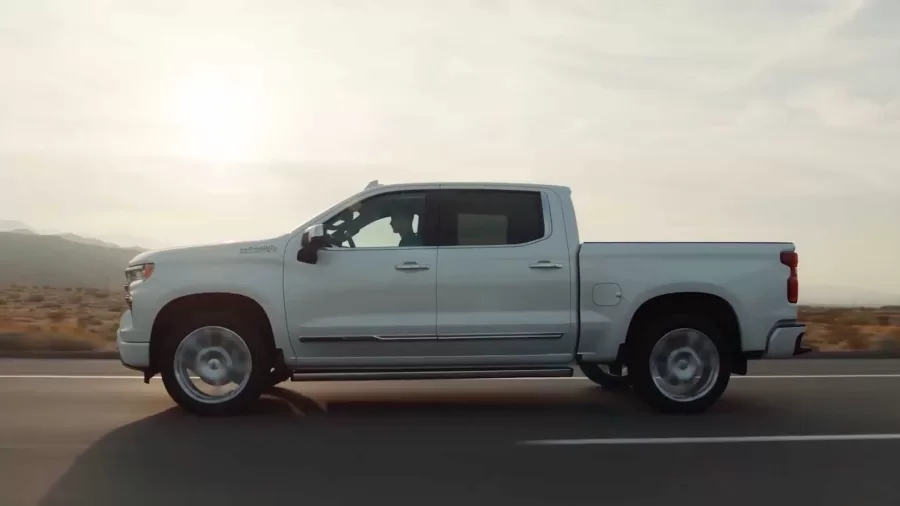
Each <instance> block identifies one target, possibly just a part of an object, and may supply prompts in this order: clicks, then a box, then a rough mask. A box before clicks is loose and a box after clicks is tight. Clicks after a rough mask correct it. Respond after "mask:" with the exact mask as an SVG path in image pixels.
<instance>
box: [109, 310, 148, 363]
mask: <svg viewBox="0 0 900 506" xmlns="http://www.w3.org/2000/svg"><path fill="white" fill-rule="evenodd" d="M138 335H141V333H140V332H139V331H137V330H136V329H135V328H134V325H133V322H132V319H131V311H126V312H125V314H123V315H122V318H121V319H120V320H119V329H118V330H117V331H116V346H117V347H118V348H119V360H121V361H122V364H123V365H125V367H128V368H131V369H137V370H144V369H147V368H148V367H150V343H149V342H134V341H132V340H131V339H129V338H134V337H136V336H138Z"/></svg>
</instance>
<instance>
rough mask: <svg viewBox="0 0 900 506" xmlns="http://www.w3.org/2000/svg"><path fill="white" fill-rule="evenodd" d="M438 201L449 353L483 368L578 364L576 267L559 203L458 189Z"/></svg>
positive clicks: (442, 322)
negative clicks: (493, 364)
mask: <svg viewBox="0 0 900 506" xmlns="http://www.w3.org/2000/svg"><path fill="white" fill-rule="evenodd" d="M436 200H437V206H438V210H439V211H438V212H439V219H438V233H437V238H438V261H437V263H438V266H439V267H438V273H437V334H438V339H439V340H440V341H441V342H443V343H445V344H444V346H445V348H446V350H445V351H444V353H446V354H453V355H455V356H460V357H470V358H471V360H473V361H476V362H482V363H483V362H490V361H495V359H496V361H497V362H498V363H513V362H523V363H524V362H527V363H532V364H534V363H539V362H548V363H558V362H565V361H567V360H570V359H571V357H572V353H573V350H574V347H575V342H576V338H577V337H576V325H575V324H574V323H575V322H574V318H573V314H574V313H573V311H572V307H573V304H574V301H573V300H572V290H571V286H572V283H573V282H575V280H574V276H573V273H574V269H575V266H573V265H570V255H569V250H568V249H569V247H568V242H567V239H566V233H565V229H564V227H563V226H562V224H561V223H560V224H559V226H558V227H557V226H554V225H555V223H554V222H553V220H551V210H552V209H551V203H556V202H558V201H556V200H551V199H550V197H549V195H548V194H547V193H546V192H545V191H542V190H540V189H533V190H531V189H529V190H508V189H481V188H478V189H472V188H458V189H453V188H450V187H443V188H442V189H441V191H440V193H439V195H438V196H437V198H436ZM554 213H556V215H557V216H561V215H562V209H561V206H558V207H557V208H556V209H555V210H554Z"/></svg>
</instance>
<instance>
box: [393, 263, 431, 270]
mask: <svg viewBox="0 0 900 506" xmlns="http://www.w3.org/2000/svg"><path fill="white" fill-rule="evenodd" d="M394 269H397V270H398V271H427V270H428V269H431V266H429V265H421V264H419V263H418V262H403V263H402V264H397V265H395V266H394Z"/></svg>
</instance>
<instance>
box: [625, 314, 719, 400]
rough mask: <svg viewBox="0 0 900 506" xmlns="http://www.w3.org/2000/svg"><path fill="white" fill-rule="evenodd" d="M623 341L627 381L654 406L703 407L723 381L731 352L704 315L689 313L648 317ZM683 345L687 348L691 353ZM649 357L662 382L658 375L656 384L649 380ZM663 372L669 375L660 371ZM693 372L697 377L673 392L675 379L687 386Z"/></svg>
mask: <svg viewBox="0 0 900 506" xmlns="http://www.w3.org/2000/svg"><path fill="white" fill-rule="evenodd" d="M689 340H693V341H692V342H693V343H694V345H690V344H689ZM629 341H631V342H630V343H629V344H630V345H631V346H629V348H630V350H629V366H628V372H629V376H630V378H631V383H632V386H633V387H634V390H635V392H636V393H637V395H638V397H639V398H640V399H642V400H643V401H644V402H646V403H647V404H649V405H650V406H651V407H652V408H654V409H656V410H657V411H661V412H665V413H684V414H686V413H700V412H703V411H705V410H706V409H707V408H709V407H710V406H712V405H713V404H714V403H715V402H716V401H717V400H718V399H719V397H721V396H722V394H723V393H724V392H725V388H726V387H727V386H728V381H729V379H730V377H731V370H732V361H731V357H732V356H733V355H732V353H731V345H730V341H729V340H728V339H727V338H726V337H725V336H724V335H723V334H722V332H721V331H720V330H719V329H718V328H717V327H716V325H715V324H713V322H712V321H711V320H710V319H708V318H705V317H703V316H701V315H693V314H672V315H665V316H662V317H658V318H654V319H653V320H652V321H648V322H647V323H646V324H644V325H642V326H641V327H640V328H639V329H638V330H637V332H636V334H635V335H634V336H632V337H631V338H630V339H629ZM654 349H655V350H656V352H654ZM688 349H692V350H693V355H692V354H691V352H690V351H687V350H688ZM654 362H655V363H656V364H657V366H656V372H659V373H661V376H667V377H668V379H669V380H668V381H666V380H664V379H661V380H660V383H661V384H658V383H657V382H656V381H655V380H654V367H653V365H652V363H654ZM704 364H705V366H704ZM692 367H693V368H692ZM667 371H669V372H671V374H668V375H667V374H665V373H666V372H667ZM676 374H679V375H681V378H680V379H679V378H678V376H676ZM697 374H700V376H701V377H700V379H699V380H696V384H695V385H693V388H685V391H681V392H679V391H677V390H678V384H679V381H680V380H686V381H687V383H682V384H681V385H682V386H685V385H690V384H691V381H692V380H691V379H688V377H690V378H696V376H697Z"/></svg>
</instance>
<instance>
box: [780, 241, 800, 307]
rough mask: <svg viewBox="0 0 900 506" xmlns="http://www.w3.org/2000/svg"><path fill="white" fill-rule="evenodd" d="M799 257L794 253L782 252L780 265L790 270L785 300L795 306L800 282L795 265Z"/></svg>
mask: <svg viewBox="0 0 900 506" xmlns="http://www.w3.org/2000/svg"><path fill="white" fill-rule="evenodd" d="M799 260H800V256H799V255H797V253H796V252H795V251H782V252H781V263H783V264H784V265H787V266H788V267H790V268H791V273H790V275H789V276H788V279H787V299H788V302H790V303H791V304H796V303H797V299H799V295H800V281H799V280H798V278H797V264H798V263H799Z"/></svg>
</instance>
